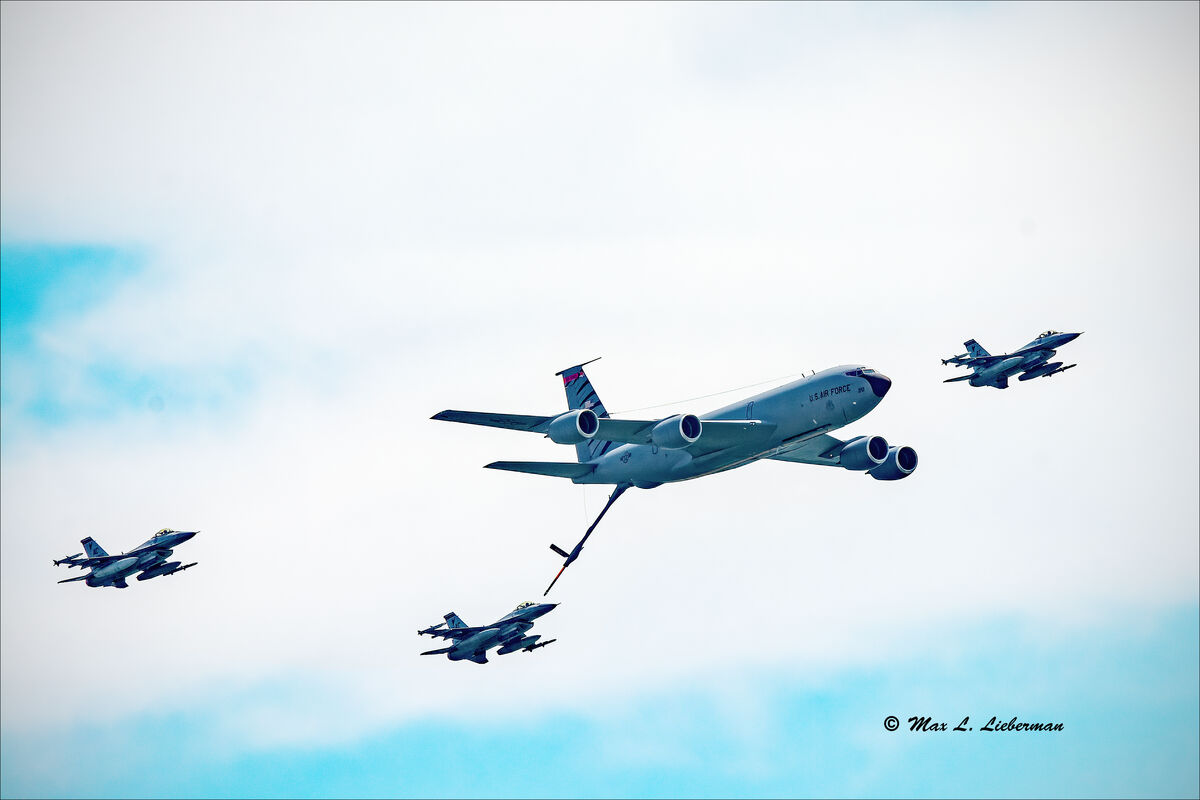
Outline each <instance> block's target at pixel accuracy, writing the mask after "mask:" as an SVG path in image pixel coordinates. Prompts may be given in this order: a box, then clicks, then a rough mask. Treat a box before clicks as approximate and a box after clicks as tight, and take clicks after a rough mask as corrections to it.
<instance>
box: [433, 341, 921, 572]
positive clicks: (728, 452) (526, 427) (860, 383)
mask: <svg viewBox="0 0 1200 800" xmlns="http://www.w3.org/2000/svg"><path fill="white" fill-rule="evenodd" d="M595 360H596V359H592V361H595ZM590 363H592V362H591V361H586V362H584V363H583V364H579V365H576V366H574V367H570V368H568V369H565V370H563V371H562V372H559V373H556V374H558V375H561V376H562V379H563V386H564V387H565V388H566V392H567V407H568V408H569V409H570V410H569V411H567V412H566V413H564V414H558V415H555V416H548V417H536V416H524V415H519V414H487V413H481V412H476V411H443V412H441V413H440V414H435V415H434V416H433V419H440V420H446V421H449V422H465V423H468V424H471V425H487V426H490V427H493V428H510V429H513V430H521V431H533V432H535V433H541V434H544V435H545V436H546V438H548V439H550V440H551V441H552V442H555V443H556V444H571V445H575V454H576V457H577V462H576V463H561V462H546V461H494V462H492V463H491V464H487V465H486V466H487V468H488V469H502V470H510V471H512V472H528V473H531V474H534V475H550V476H554V477H559V478H570V479H571V480H572V481H573V482H574V483H600V484H609V483H611V484H616V488H615V489H614V490H613V493H612V494H611V495H610V496H609V498H608V502H607V503H606V504H605V506H604V509H603V510H602V511H601V512H600V514H599V516H597V517H596V519H595V521H594V522H593V523H592V524H591V527H589V528H588V529H587V532H586V533H584V535H583V538H582V539H581V540H580V541H579V544H577V545H576V546H575V548H574V549H573V550H572V551H571V552H569V553H568V552H567V551H565V550H563V549H562V548H560V547H558V546H557V545H553V544H552V545H550V549H551V550H553V551H554V552H555V553H557V554H558V555H560V556H562V557H563V558H564V559H565V561H564V562H563V566H562V569H560V570H559V571H558V575H556V576H555V577H554V581H551V582H550V586H549V587H548V588H547V589H546V592H545V593H546V594H549V592H550V589H552V588H553V587H554V583H555V582H556V581H557V580H558V578H559V576H561V575H562V573H563V570H565V569H566V568H567V567H569V566H570V565H571V563H572V562H574V561H575V559H577V558H579V554H580V552H581V551H582V550H583V545H584V542H586V541H587V539H588V537H589V536H591V534H592V531H593V530H595V529H596V526H597V525H598V524H600V520H601V519H603V517H604V514H605V513H606V512H607V511H608V509H609V508H610V507H611V506H612V504H613V503H615V502H616V500H617V498H618V497H620V496H621V494H622V493H624V492H625V490H626V489H628V488H629V487H631V486H636V487H638V488H639V489H653V488H654V487H656V486H661V485H662V484H664V483H673V482H675V481H686V480H691V479H692V478H699V477H702V476H704V475H712V474H714V473H717V472H724V471H725V470H727V469H733V468H734V467H740V466H742V465H744V464H749V463H751V462H753V461H758V460H760V459H764V458H767V459H772V460H774V461H791V462H795V463H799V464H820V465H823V466H829V467H842V468H843V469H848V470H856V471H860V472H865V473H866V474H868V475H870V476H871V477H872V478H875V479H876V480H881V481H895V480H900V479H901V478H906V477H908V476H909V475H911V474H912V473H913V471H914V470H915V469H916V468H917V453H916V451H915V450H913V449H912V448H911V447H889V446H888V443H887V440H885V439H884V438H883V437H882V436H856V437H854V438H853V439H850V440H849V441H842V440H841V439H837V438H835V437H833V436H830V435H829V433H828V431H832V430H837V429H838V428H841V427H843V426H844V425H848V424H849V423H851V422H854V421H856V420H858V419H860V418H861V417H863V416H866V414H868V413H869V412H870V411H871V410H872V409H873V408H875V406H877V405H879V402H880V401H881V400H883V397H884V395H886V394H887V393H888V390H889V389H890V388H891V386H892V381H891V379H889V378H888V377H887V376H886V375H883V374H881V373H879V372H876V371H875V370H873V369H871V368H869V367H864V366H853V365H850V366H841V367H830V368H829V369H826V370H823V371H821V372H816V373H813V374H812V375H808V376H806V377H803V378H800V379H799V380H795V381H792V382H791V383H788V384H785V385H783V386H780V387H778V388H775V389H771V390H770V391H766V392H763V393H761V394H758V395H755V396H754V397H750V398H748V399H746V400H742V401H741V402H738V403H734V404H733V405H729V406H725V407H724V408H719V409H717V410H716V411H713V412H710V413H708V414H702V415H699V416H697V415H695V414H676V415H674V416H670V417H667V418H665V419H658V420H631V419H613V418H612V417H610V416H609V415H608V412H607V411H606V410H605V408H604V404H603V403H602V402H600V398H599V397H598V396H597V395H596V390H595V389H593V388H592V383H591V381H589V380H588V377H587V375H586V374H585V373H584V371H583V368H584V366H586V365H587V364H590Z"/></svg>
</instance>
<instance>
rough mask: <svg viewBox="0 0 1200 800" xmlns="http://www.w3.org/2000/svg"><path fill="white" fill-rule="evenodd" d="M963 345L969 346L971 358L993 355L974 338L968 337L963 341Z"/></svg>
mask: <svg viewBox="0 0 1200 800" xmlns="http://www.w3.org/2000/svg"><path fill="white" fill-rule="evenodd" d="M963 347H965V348H967V353H969V354H970V356H971V358H984V357H985V356H990V355H991V353H989V352H988V351H987V350H984V349H983V345H981V344H980V343H979V342H977V341H975V340H974V339H968V340H967V341H965V342H963Z"/></svg>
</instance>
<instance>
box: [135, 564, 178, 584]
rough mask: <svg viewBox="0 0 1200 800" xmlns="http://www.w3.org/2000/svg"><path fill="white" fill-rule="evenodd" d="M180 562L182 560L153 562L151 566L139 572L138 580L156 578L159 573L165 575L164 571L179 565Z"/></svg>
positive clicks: (166, 571)
mask: <svg viewBox="0 0 1200 800" xmlns="http://www.w3.org/2000/svg"><path fill="white" fill-rule="evenodd" d="M180 563H182V562H179V561H166V562H164V563H162V564H155V565H154V566H153V567H151V568H150V569H148V570H146V571H145V572H139V573H138V576H137V579H138V580H139V581H148V580H150V579H151V578H157V577H158V576H159V575H165V574H166V573H168V572H170V571H171V570H173V569H175V568H176V567H178V566H179V565H180Z"/></svg>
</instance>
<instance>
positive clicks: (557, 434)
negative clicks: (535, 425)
mask: <svg viewBox="0 0 1200 800" xmlns="http://www.w3.org/2000/svg"><path fill="white" fill-rule="evenodd" d="M598 430H600V420H599V418H598V417H597V416H596V412H595V411H592V410H591V409H590V408H577V409H575V410H574V411H568V412H567V413H565V414H563V415H561V416H558V417H555V418H554V419H553V420H551V421H550V425H549V427H548V428H546V435H547V436H549V437H550V441H552V442H554V443H555V444H580V443H581V442H586V441H587V440H588V439H591V438H592V437H593V436H595V435H596V431H598Z"/></svg>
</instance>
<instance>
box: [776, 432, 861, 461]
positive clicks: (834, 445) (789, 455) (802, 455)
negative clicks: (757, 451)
mask: <svg viewBox="0 0 1200 800" xmlns="http://www.w3.org/2000/svg"><path fill="white" fill-rule="evenodd" d="M845 445H846V443H845V442H843V441H842V440H841V439H839V438H837V437H836V436H830V435H829V434H827V433H820V434H817V435H816V436H814V437H813V438H811V439H805V440H804V441H803V442H801V443H800V444H798V445H796V446H795V447H793V448H792V449H791V450H786V451H784V452H782V453H777V454H776V455H773V456H768V458H770V459H771V460H772V461H792V462H794V463H797V464H819V465H821V466H826V467H836V466H840V465H841V463H842V458H841V450H842V448H843V447H844V446H845Z"/></svg>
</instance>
